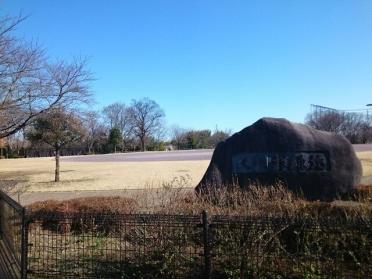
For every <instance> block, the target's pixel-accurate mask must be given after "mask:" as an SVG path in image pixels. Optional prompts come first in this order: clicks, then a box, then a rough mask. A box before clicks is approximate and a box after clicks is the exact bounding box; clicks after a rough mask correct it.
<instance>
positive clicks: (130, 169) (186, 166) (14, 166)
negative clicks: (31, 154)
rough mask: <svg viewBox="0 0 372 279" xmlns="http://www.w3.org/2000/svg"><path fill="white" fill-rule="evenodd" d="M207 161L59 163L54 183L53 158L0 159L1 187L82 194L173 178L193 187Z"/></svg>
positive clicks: (148, 185) (159, 183)
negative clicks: (58, 170) (59, 180)
mask: <svg viewBox="0 0 372 279" xmlns="http://www.w3.org/2000/svg"><path fill="white" fill-rule="evenodd" d="M208 163H209V161H208V160H200V161H174V162H169V161H162V162H62V163H61V182H59V183H57V184H56V183H54V182H53V180H54V164H55V162H54V159H53V158H29V159H12V160H0V170H1V173H0V179H1V181H0V185H1V188H8V189H9V188H12V191H21V192H25V191H40V192H44V191H48V192H49V191H51V192H53V191H84V190H94V191H96V190H115V189H138V188H159V187H163V185H164V184H166V183H170V182H172V180H174V179H175V178H176V177H181V176H183V177H185V178H186V181H185V183H186V185H183V186H184V187H192V186H194V185H196V184H197V183H198V182H199V180H200V179H201V177H202V175H203V174H204V172H205V170H206V168H207V166H208Z"/></svg>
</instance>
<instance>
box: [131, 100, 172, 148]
mask: <svg viewBox="0 0 372 279" xmlns="http://www.w3.org/2000/svg"><path fill="white" fill-rule="evenodd" d="M129 112H130V119H131V123H132V127H133V133H134V135H135V136H136V137H138V139H139V141H140V144H141V150H142V151H146V140H147V139H148V137H150V136H153V135H155V134H156V133H157V132H158V131H160V130H161V129H162V127H163V120H164V117H165V114H164V112H163V110H162V109H161V108H160V106H159V105H158V104H157V103H156V102H155V101H153V100H150V99H148V98H144V99H141V100H133V101H132V105H131V106H130V108H129Z"/></svg>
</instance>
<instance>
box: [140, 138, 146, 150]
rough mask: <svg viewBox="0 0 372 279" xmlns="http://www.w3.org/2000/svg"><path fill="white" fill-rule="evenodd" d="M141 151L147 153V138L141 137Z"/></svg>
mask: <svg viewBox="0 0 372 279" xmlns="http://www.w3.org/2000/svg"><path fill="white" fill-rule="evenodd" d="M141 151H146V146H145V137H141Z"/></svg>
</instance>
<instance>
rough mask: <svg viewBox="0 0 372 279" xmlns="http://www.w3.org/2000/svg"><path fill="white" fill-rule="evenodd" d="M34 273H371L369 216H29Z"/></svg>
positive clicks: (162, 275) (180, 275) (294, 275)
mask: <svg viewBox="0 0 372 279" xmlns="http://www.w3.org/2000/svg"><path fill="white" fill-rule="evenodd" d="M31 218H32V221H31V224H30V227H29V244H30V249H29V257H28V261H29V264H28V267H29V272H30V274H29V276H30V278H46V277H49V276H54V277H63V278H65V277H79V276H80V277H84V278H369V277H372V226H371V220H369V221H365V220H364V221H363V220H359V221H358V222H350V221H348V222H335V221H330V220H325V221H322V222H314V221H309V220H306V219H301V220H300V219H296V220H293V219H289V218H288V219H285V218H284V219H283V218H282V219H273V218H270V219H258V218H247V217H231V216H208V215H207V214H206V213H203V214H202V215H200V216H184V215H156V214H143V215H102V214H101V215H94V214H72V215H71V214H70V215H66V214H63V213H60V214H53V215H48V216H45V215H43V216H40V215H38V216H32V217H31Z"/></svg>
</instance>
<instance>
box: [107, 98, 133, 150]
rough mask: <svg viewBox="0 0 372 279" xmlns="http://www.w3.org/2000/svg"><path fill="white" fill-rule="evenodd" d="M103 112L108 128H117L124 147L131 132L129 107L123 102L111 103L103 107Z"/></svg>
mask: <svg viewBox="0 0 372 279" xmlns="http://www.w3.org/2000/svg"><path fill="white" fill-rule="evenodd" d="M103 114H104V117H105V119H106V120H107V122H108V123H109V127H110V129H113V128H117V129H119V131H120V133H121V137H122V144H123V149H125V148H126V145H127V143H128V142H129V141H130V138H131V136H132V133H133V125H132V121H131V116H130V109H129V108H128V107H127V106H126V105H125V104H124V103H113V104H111V105H108V106H107V107H105V108H104V109H103Z"/></svg>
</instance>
